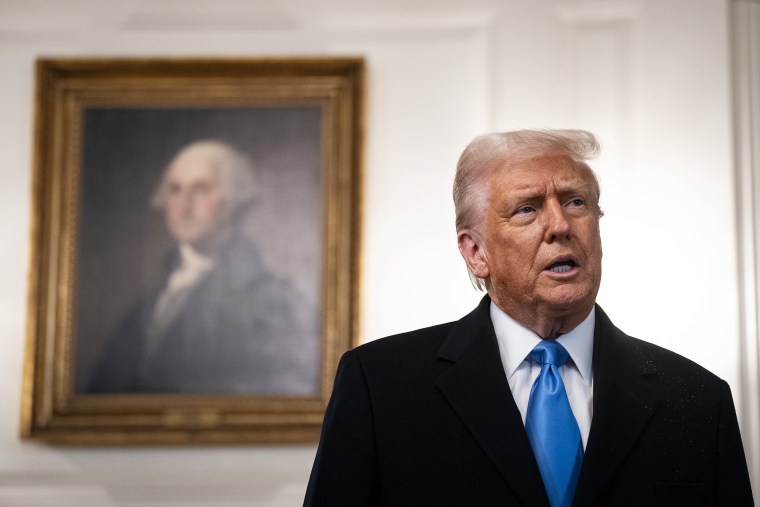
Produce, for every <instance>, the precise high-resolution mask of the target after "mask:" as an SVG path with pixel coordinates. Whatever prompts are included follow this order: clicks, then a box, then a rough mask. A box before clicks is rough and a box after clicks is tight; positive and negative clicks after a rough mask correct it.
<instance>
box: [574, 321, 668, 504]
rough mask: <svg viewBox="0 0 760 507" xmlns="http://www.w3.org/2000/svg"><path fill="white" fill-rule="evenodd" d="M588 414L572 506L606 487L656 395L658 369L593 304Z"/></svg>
mask: <svg viewBox="0 0 760 507" xmlns="http://www.w3.org/2000/svg"><path fill="white" fill-rule="evenodd" d="M593 361H594V415H593V419H592V421H591V430H590V431H589V439H588V445H587V446H586V454H585V456H584V460H583V468H581V474H580V477H579V479H578V487H577V489H576V493H575V504H576V505H590V504H592V503H593V502H594V500H595V498H596V497H597V496H598V495H599V493H601V491H602V490H603V489H604V488H605V487H606V486H607V484H608V483H609V481H610V480H611V479H612V478H613V477H614V475H615V473H616V472H617V470H618V469H619V467H620V465H622V463H623V460H624V459H625V458H626V456H627V455H628V454H629V452H630V451H631V449H632V448H633V446H634V445H635V444H636V442H637V441H638V439H639V437H640V436H641V434H642V433H643V431H644V428H645V427H646V425H647V423H648V422H649V420H650V419H651V418H652V415H653V414H654V413H655V412H656V410H657V406H658V405H659V399H658V397H657V395H656V393H655V390H654V389H653V387H652V383H653V382H655V381H656V380H657V377H658V376H659V372H658V370H657V368H656V365H655V363H654V362H653V361H652V360H651V359H650V358H649V357H647V356H646V354H645V353H644V351H643V350H641V348H640V347H639V346H638V344H637V341H636V340H634V339H632V338H631V337H629V336H627V335H626V334H625V333H623V332H622V331H620V330H619V329H618V328H617V327H615V326H614V325H613V324H612V322H611V321H610V319H609V317H607V314H606V313H604V311H603V310H602V309H601V308H600V307H599V306H597V307H596V328H595V331H594V359H593Z"/></svg>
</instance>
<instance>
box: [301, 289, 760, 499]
mask: <svg viewBox="0 0 760 507" xmlns="http://www.w3.org/2000/svg"><path fill="white" fill-rule="evenodd" d="M489 305H490V299H489V298H488V297H485V298H484V299H483V301H482V303H481V304H480V306H479V307H478V308H477V309H475V310H474V311H473V312H472V313H470V314H469V315H467V316H466V317H464V318H462V319H461V320H459V321H458V322H452V323H449V324H443V325H440V326H435V327H431V328H427V329H422V330H418V331H414V332H411V333H405V334H402V335H398V336H394V337H390V338H385V339H382V340H377V341H375V342H370V343H368V344H366V345H363V346H361V347H358V348H356V349H354V350H353V351H350V352H347V353H346V354H345V355H344V357H343V359H342V360H341V363H340V366H339V368H338V373H337V377H336V380H335V388H334V391H333V395H332V399H331V401H330V405H329V407H328V409H327V413H326V415H325V422H324V427H323V432H322V439H321V442H320V446H319V450H318V451H317V457H316V461H315V464H314V469H313V471H312V475H311V479H310V481H309V486H308V490H307V493H306V502H305V505H306V506H310V507H314V506H331V507H335V506H351V507H358V506H381V505H383V506H386V505H387V506H394V507H401V506H414V507H418V506H421V505H435V506H463V505H473V506H478V507H488V506H501V507H503V506H533V507H548V506H549V500H548V498H547V496H546V493H545V491H544V486H543V482H542V480H541V475H540V472H539V469H538V466H537V464H536V460H535V458H534V457H533V452H532V450H531V447H530V443H529V442H528V437H527V434H526V431H525V426H524V425H523V422H522V418H521V415H520V411H519V409H518V408H517V405H516V404H515V401H514V398H513V397H512V394H511V391H510V388H509V384H508V382H507V378H506V375H505V373H504V367H503V366H502V363H501V360H500V356H499V348H498V344H497V341H496V335H495V333H494V329H493V324H492V323H491V319H490V315H489ZM593 371H594V377H593V378H594V397H593V420H592V422H591V429H590V433H589V438H588V444H587V447H586V450H585V457H584V461H583V465H582V469H581V472H580V478H579V482H578V486H577V489H576V495H575V500H574V503H573V505H575V506H592V505H596V506H647V507H648V506H652V505H663V506H664V505H667V506H690V507H691V506H695V505H725V506H729V505H730V506H751V505H752V493H751V491H750V485H749V477H748V473H747V466H746V462H745V458H744V452H743V449H742V443H741V439H740V435H739V427H738V424H737V420H736V414H735V411H734V405H733V402H732V399H731V393H730V390H729V387H728V385H727V384H726V382H724V381H723V380H721V379H719V378H717V377H716V376H715V375H713V374H712V373H710V372H708V371H707V370H705V369H704V368H702V367H700V366H698V365H697V364H695V363H693V362H691V361H689V360H687V359H685V358H683V357H681V356H679V355H677V354H674V353H672V352H669V351H667V350H665V349H662V348H660V347H657V346H655V345H652V344H650V343H646V342H644V341H641V340H637V339H635V338H631V337H629V336H627V335H625V334H624V333H623V332H621V331H620V330H619V329H617V328H616V327H615V326H614V325H613V324H612V322H610V320H609V319H608V318H607V316H606V315H605V313H604V312H603V311H602V309H601V308H599V307H597V308H596V327H595V332H594V353H593Z"/></svg>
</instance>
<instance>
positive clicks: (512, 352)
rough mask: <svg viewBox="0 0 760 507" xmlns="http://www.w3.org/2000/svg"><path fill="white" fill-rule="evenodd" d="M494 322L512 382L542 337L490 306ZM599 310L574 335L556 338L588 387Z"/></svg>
mask: <svg viewBox="0 0 760 507" xmlns="http://www.w3.org/2000/svg"><path fill="white" fill-rule="evenodd" d="M490 311H491V322H493V328H494V331H495V332H496V339H497V340H498V342H499V353H500V354H501V362H502V364H503V365H504V370H505V372H506V374H507V378H508V379H509V378H511V377H512V375H513V374H514V373H515V371H516V370H517V368H518V367H519V366H520V364H521V363H522V362H523V361H524V360H525V359H526V358H527V357H528V354H530V351H531V350H533V347H535V346H536V345H537V344H538V342H540V341H541V337H540V336H538V335H537V334H536V333H534V332H533V331H531V330H530V329H528V328H527V327H525V326H523V325H522V324H520V323H519V322H517V321H516V320H514V319H513V318H512V317H510V316H509V315H507V314H506V313H504V311H502V310H501V309H500V308H499V307H498V306H496V305H495V304H494V303H493V301H492V302H491V310H490ZM595 315H596V308H595V307H594V308H592V309H591V312H590V313H589V314H588V316H587V317H586V318H585V319H584V320H583V322H581V323H580V324H578V326H576V327H575V329H573V330H572V331H570V332H568V333H565V334H563V335H562V336H560V337H559V338H557V342H558V343H560V344H561V345H562V346H563V347H565V350H567V352H568V354H570V358H571V359H572V360H573V363H575V367H576V368H578V372H579V373H580V374H581V376H582V377H583V381H584V382H585V383H586V384H587V385H591V359H592V356H593V351H594V324H595V322H596V319H595Z"/></svg>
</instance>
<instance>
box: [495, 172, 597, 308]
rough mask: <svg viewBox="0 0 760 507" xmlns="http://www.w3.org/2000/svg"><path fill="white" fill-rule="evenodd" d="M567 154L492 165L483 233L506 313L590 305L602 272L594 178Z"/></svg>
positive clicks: (497, 298)
mask: <svg viewBox="0 0 760 507" xmlns="http://www.w3.org/2000/svg"><path fill="white" fill-rule="evenodd" d="M592 178H593V177H592V175H591V174H590V173H589V171H588V170H586V169H585V168H582V167H576V166H575V165H574V164H573V162H572V161H570V160H569V159H567V158H560V157H553V158H540V159H536V160H532V161H528V162H525V163H522V164H516V165H512V166H502V167H500V168H497V169H496V170H495V171H494V173H493V174H492V175H491V177H490V179H489V180H488V183H489V188H488V198H489V202H488V206H487V207H486V213H485V217H484V220H483V228H482V234H483V239H484V250H485V252H484V253H485V258H486V265H487V268H486V271H487V273H486V274H487V278H488V281H489V284H488V287H489V293H490V294H491V297H492V298H493V300H494V302H495V303H496V304H497V306H499V307H500V308H501V309H502V310H504V311H506V312H507V313H508V314H511V315H513V316H514V315H518V314H521V313H524V312H526V311H528V312H530V311H533V312H535V311H538V312H542V313H544V314H548V315H563V314H573V313H576V312H589V311H591V308H592V307H593V304H594V300H595V299H596V294H597V291H598V290H599V283H600V281H601V275H602V265H601V261H602V243H601V238H600V236H599V211H598V206H597V195H596V189H595V186H594V180H593V179H592Z"/></svg>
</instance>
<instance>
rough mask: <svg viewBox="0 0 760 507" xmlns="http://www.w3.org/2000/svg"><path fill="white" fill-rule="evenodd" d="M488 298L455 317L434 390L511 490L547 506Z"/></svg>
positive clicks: (441, 354) (527, 500)
mask: <svg viewBox="0 0 760 507" xmlns="http://www.w3.org/2000/svg"><path fill="white" fill-rule="evenodd" d="M490 304H491V300H490V298H489V297H488V296H486V297H484V298H483V300H482V301H481V302H480V304H479V305H478V307H477V308H476V309H475V310H474V311H473V312H471V313H470V314H469V315H467V316H465V317H464V318H462V319H461V320H460V321H459V322H457V323H456V324H455V325H454V327H453V328H452V330H451V331H450V332H449V335H448V336H447V337H446V339H445V340H444V342H443V344H442V345H441V347H440V349H439V351H438V359H439V360H440V361H447V362H450V363H452V364H451V367H450V368H449V369H447V370H446V371H445V372H444V373H443V374H442V375H441V376H440V377H438V379H437V386H438V389H439V390H440V391H441V393H442V394H443V396H444V397H445V398H446V399H447V400H448V402H449V404H450V405H451V406H452V408H453V409H454V411H455V412H456V413H457V415H458V416H459V417H460V418H461V419H462V421H463V422H464V424H465V426H467V428H468V429H469V431H470V433H471V434H472V435H473V437H474V438H475V440H476V441H477V442H478V444H479V445H480V446H481V448H482V449H483V451H484V452H485V454H486V455H487V456H488V458H489V459H490V460H491V461H492V462H493V464H494V465H495V466H496V468H497V469H498V471H499V473H500V474H501V476H502V477H503V478H504V480H505V481H506V482H507V483H508V484H509V486H510V487H511V488H512V490H513V491H514V492H515V494H516V495H517V496H518V497H519V498H520V499H521V500H522V501H523V503H524V504H526V505H534V506H546V507H548V506H549V501H548V498H547V497H546V493H545V492H544V488H543V483H542V482H541V475H540V473H539V471H538V465H536V461H535V459H534V458H533V452H532V450H531V448H530V443H529V442H528V437H527V434H526V433H525V427H524V426H523V423H522V418H521V416H520V411H519V410H518V408H517V405H516V404H515V401H514V399H513V398H512V393H511V391H510V390H509V384H508V382H507V378H506V375H505V373H504V367H503V366H502V364H501V359H500V357H499V346H498V344H497V342H496V335H495V334H494V330H493V324H492V323H491V317H490V314H489V306H490Z"/></svg>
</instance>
